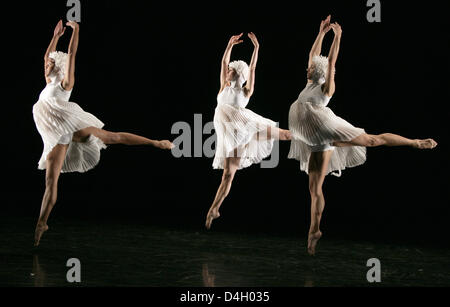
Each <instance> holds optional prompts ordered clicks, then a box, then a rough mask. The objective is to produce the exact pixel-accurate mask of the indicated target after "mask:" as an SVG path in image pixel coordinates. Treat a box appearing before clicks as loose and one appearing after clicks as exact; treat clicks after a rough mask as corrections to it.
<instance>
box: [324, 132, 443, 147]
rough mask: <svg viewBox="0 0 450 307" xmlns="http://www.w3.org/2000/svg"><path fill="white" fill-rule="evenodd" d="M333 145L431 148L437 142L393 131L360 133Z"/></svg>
mask: <svg viewBox="0 0 450 307" xmlns="http://www.w3.org/2000/svg"><path fill="white" fill-rule="evenodd" d="M333 145H334V146H337V147H345V146H355V145H356V146H365V147H377V146H410V147H414V148H418V149H433V148H434V147H436V146H437V143H436V141H435V140H433V139H423V140H422V139H408V138H405V137H403V136H400V135H397V134H393V133H383V134H378V135H374V134H366V133H365V134H362V135H360V136H358V137H357V138H355V139H353V140H351V141H348V142H334V143H333Z"/></svg>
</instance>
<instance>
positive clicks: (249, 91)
mask: <svg viewBox="0 0 450 307" xmlns="http://www.w3.org/2000/svg"><path fill="white" fill-rule="evenodd" d="M248 37H249V38H250V39H251V40H252V43H253V46H254V47H255V48H254V49H253V55H252V59H251V61H250V67H249V69H250V71H249V76H248V80H247V84H246V85H245V88H244V92H245V96H247V97H250V96H252V95H253V90H254V89H255V70H256V63H257V62H258V52H259V43H258V40H257V39H256V35H255V34H254V33H253V32H250V33H248Z"/></svg>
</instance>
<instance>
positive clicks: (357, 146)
mask: <svg viewBox="0 0 450 307" xmlns="http://www.w3.org/2000/svg"><path fill="white" fill-rule="evenodd" d="M330 20H331V16H328V17H327V18H326V19H325V20H323V21H322V22H321V24H320V29H319V34H318V35H317V38H316V40H315V42H314V44H313V46H312V49H311V51H310V54H309V61H308V69H307V79H308V81H307V84H306V87H305V88H304V89H303V91H302V92H301V93H300V95H299V97H298V99H297V100H296V101H295V102H294V103H293V104H292V105H291V107H290V110H289V129H290V131H291V133H292V141H291V148H290V152H289V158H291V159H296V160H298V161H299V162H300V169H301V170H302V171H305V172H306V173H307V174H308V175H309V191H310V195H311V225H310V229H309V234H308V253H309V254H311V255H314V254H315V252H316V245H317V242H318V240H319V239H320V238H321V236H322V232H321V231H320V228H319V226H320V220H321V218H322V213H323V210H324V207H325V198H324V194H323V191H322V185H323V182H324V180H325V176H326V175H327V174H330V173H331V174H332V175H335V176H338V177H339V176H341V171H342V170H344V169H345V168H347V167H355V166H358V165H361V164H363V163H364V162H365V161H366V147H377V146H410V147H413V148H418V149H432V148H434V147H436V146H437V143H436V142H435V141H434V140H433V139H408V138H405V137H402V136H400V135H396V134H392V133H383V134H378V135H373V134H367V133H366V132H365V130H364V129H361V128H356V127H354V126H353V125H351V124H350V123H348V122H347V121H345V120H344V119H342V118H340V117H339V116H336V115H335V114H334V113H333V111H332V110H331V109H330V108H328V107H327V105H328V103H329V101H330V99H331V97H332V96H333V94H334V92H335V82H334V78H335V64H336V60H337V57H338V54H339V46H340V43H341V37H342V28H341V26H340V25H339V24H338V23H337V22H335V23H331V21H330ZM329 30H333V32H334V40H333V43H332V46H331V49H330V52H329V55H328V57H324V56H321V50H322V42H323V39H324V37H325V34H326V33H327V32H328V31H329Z"/></svg>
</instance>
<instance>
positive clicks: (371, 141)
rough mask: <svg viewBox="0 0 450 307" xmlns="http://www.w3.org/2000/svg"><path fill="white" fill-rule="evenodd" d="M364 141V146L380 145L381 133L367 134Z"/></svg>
mask: <svg viewBox="0 0 450 307" xmlns="http://www.w3.org/2000/svg"><path fill="white" fill-rule="evenodd" d="M365 143H366V144H365V146H366V147H376V146H380V145H381V143H382V137H381V135H367V137H366V140H365Z"/></svg>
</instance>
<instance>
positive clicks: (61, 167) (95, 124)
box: [33, 20, 173, 246]
mask: <svg viewBox="0 0 450 307" xmlns="http://www.w3.org/2000/svg"><path fill="white" fill-rule="evenodd" d="M66 26H68V27H70V28H72V37H71V40H70V44H69V48H68V53H63V52H60V51H56V46H57V44H58V40H59V38H60V37H61V36H63V35H64V33H65V30H66V27H64V26H63V22H62V20H60V21H59V22H58V24H57V25H56V27H55V30H54V33H53V37H52V39H51V42H50V45H49V46H48V49H47V51H46V53H45V55H44V68H45V80H46V83H47V86H46V87H45V88H44V90H43V91H42V92H41V94H40V96H39V100H38V101H37V102H36V103H35V104H34V106H33V118H34V121H35V124H36V127H37V130H38V131H39V134H40V135H41V137H42V140H43V143H44V151H43V153H42V156H41V159H40V160H39V165H38V168H39V169H41V170H46V176H45V193H44V197H43V200H42V206H41V211H40V215H39V219H38V222H37V225H36V230H35V238H34V244H35V246H37V245H39V242H40V240H41V237H42V235H43V233H44V232H45V231H47V230H48V225H47V220H48V217H49V215H50V212H51V211H52V209H53V207H54V205H55V203H56V198H57V186H58V178H59V175H60V173H64V172H81V173H83V172H86V171H88V170H90V169H92V168H93V167H95V166H96V165H97V164H98V162H99V160H100V150H101V149H103V148H105V147H106V146H105V145H110V144H125V145H152V146H154V147H157V148H161V149H171V148H173V144H172V143H171V142H170V141H167V140H162V141H155V140H151V139H148V138H145V137H142V136H138V135H135V134H131V133H125V132H110V131H106V130H103V129H102V127H103V126H104V124H103V123H102V122H101V121H100V120H99V119H97V118H96V117H95V116H94V115H92V114H90V113H88V112H85V111H84V110H83V109H82V108H81V107H80V106H79V105H78V104H76V103H74V102H69V99H70V95H71V92H72V89H73V87H74V83H75V56H76V53H77V49H78V40H79V29H80V27H79V25H78V24H77V23H76V22H74V21H68V22H67V23H66Z"/></svg>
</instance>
